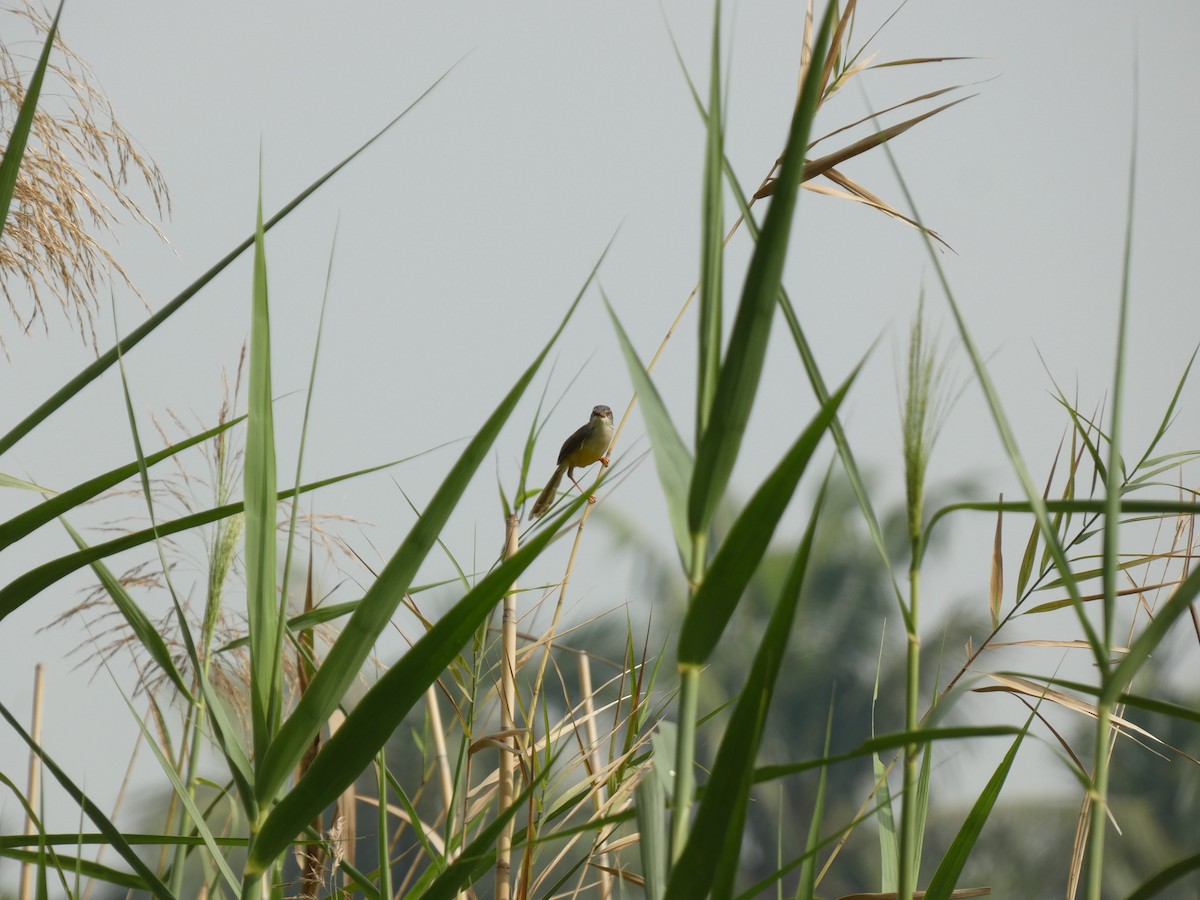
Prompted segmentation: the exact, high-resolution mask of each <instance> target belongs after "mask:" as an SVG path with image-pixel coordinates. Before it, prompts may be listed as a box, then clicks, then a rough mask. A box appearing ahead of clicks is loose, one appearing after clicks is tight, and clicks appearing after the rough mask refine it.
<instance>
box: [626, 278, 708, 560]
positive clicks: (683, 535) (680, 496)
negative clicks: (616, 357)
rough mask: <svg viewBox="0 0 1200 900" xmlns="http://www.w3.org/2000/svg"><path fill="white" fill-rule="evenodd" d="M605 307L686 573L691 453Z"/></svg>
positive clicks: (630, 347) (639, 362)
mask: <svg viewBox="0 0 1200 900" xmlns="http://www.w3.org/2000/svg"><path fill="white" fill-rule="evenodd" d="M605 306H607V307H608V314H609V316H610V318H612V321H613V327H614V328H615V329H616V332H617V339H618V341H619V342H620V344H621V351H622V352H623V353H624V354H625V367H626V368H627V369H628V370H629V379H630V381H632V382H633V388H634V390H635V391H637V395H638V399H639V400H640V401H641V404H642V416H643V418H644V419H645V420H646V430H647V431H648V432H650V447H651V449H652V450H653V451H654V466H655V468H656V469H657V470H658V481H659V484H661V485H662V489H663V496H664V497H665V498H666V501H667V515H668V517H669V518H670V520H671V530H672V531H673V532H674V534H675V546H676V547H677V548H678V550H679V556H680V558H681V559H682V560H683V564H684V571H685V572H688V571H691V566H690V560H691V554H692V541H691V535H690V534H689V533H688V524H687V501H688V486H689V485H690V484H691V482H692V469H693V465H694V463H693V460H692V454H691V453H690V452H689V451H688V448H687V445H685V444H684V442H683V438H682V437H681V436H680V434H679V430H678V429H677V428H676V427H675V423H674V422H672V421H671V414H670V413H669V412H667V405H666V404H665V403H664V402H663V399H662V397H661V396H660V395H659V393H658V389H657V388H656V387H655V386H654V382H653V381H651V380H650V375H649V373H648V372H647V371H646V369H645V367H644V366H643V365H642V363H641V360H639V359H638V356H637V351H635V350H634V349H633V344H632V343H631V342H630V340H629V336H628V335H627V334H626V333H625V329H624V328H623V327H622V326H621V322H620V320H619V319H618V318H617V314H616V313H615V312H614V311H613V308H612V307H611V306H609V305H608V301H607V300H606V301H605Z"/></svg>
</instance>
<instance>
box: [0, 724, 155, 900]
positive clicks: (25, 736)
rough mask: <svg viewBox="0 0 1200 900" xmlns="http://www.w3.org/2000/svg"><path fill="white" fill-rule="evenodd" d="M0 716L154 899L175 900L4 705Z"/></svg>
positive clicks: (72, 838) (126, 842) (111, 824)
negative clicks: (139, 879) (39, 760)
mask: <svg viewBox="0 0 1200 900" xmlns="http://www.w3.org/2000/svg"><path fill="white" fill-rule="evenodd" d="M0 716H3V717H4V719H5V720H6V721H7V722H8V724H9V726H11V727H12V729H13V731H15V732H17V734H19V735H20V736H21V740H23V741H24V742H25V743H26V744H27V745H28V746H29V749H30V750H32V751H33V752H34V753H36V754H37V756H38V758H39V759H41V761H42V763H43V765H45V766H46V768H47V769H49V770H50V774H52V775H53V776H54V778H55V780H57V781H58V783H59V784H60V785H61V786H62V788H63V790H64V791H66V793H67V795H68V796H70V798H71V799H72V800H74V801H75V802H76V803H78V804H79V807H80V809H82V810H83V812H84V813H85V814H86V815H87V817H88V818H89V819H91V820H92V823H93V824H94V825H95V826H96V828H98V829H99V830H100V833H101V834H102V835H103V836H104V838H105V840H106V842H107V843H108V845H109V846H111V847H112V848H113V850H115V851H116V852H117V853H118V854H119V855H120V856H121V858H122V859H124V860H125V862H127V863H129V866H130V868H132V869H133V871H134V872H136V873H137V874H138V875H139V876H140V877H141V879H142V880H143V881H144V882H145V889H146V890H148V891H150V893H152V894H153V895H154V896H155V897H159V898H161V900H174V898H173V897H172V896H171V892H170V891H169V890H168V889H167V886H166V885H165V884H163V883H162V882H161V881H160V880H159V878H158V876H157V875H155V874H154V872H152V871H151V870H150V867H149V866H147V865H146V864H145V863H144V862H142V859H141V857H140V856H138V855H137V853H135V852H134V850H133V848H132V847H131V846H130V845H129V843H128V841H126V840H125V836H124V835H122V834H121V832H120V831H118V830H117V826H115V825H114V824H113V823H112V822H111V821H109V819H108V817H107V816H106V815H104V813H103V812H102V811H101V809H100V807H98V806H97V805H96V804H95V803H93V802H92V801H91V800H90V799H89V798H88V795H87V794H85V793H84V792H83V791H81V790H80V789H79V788H78V787H77V786H76V785H75V782H73V781H72V780H71V779H70V778H69V777H68V776H67V773H66V772H64V771H63V770H62V769H61V768H59V766H58V764H57V763H56V762H55V761H54V760H53V759H51V757H50V754H48V753H47V752H46V751H45V750H43V749H42V748H41V746H39V745H38V743H37V741H35V740H34V739H33V738H32V737H31V736H30V734H29V732H27V731H26V730H25V729H24V728H23V727H22V726H21V723H20V722H18V721H17V720H16V718H14V717H13V715H12V713H10V712H9V711H8V707H7V706H5V705H4V703H3V702H0ZM77 839H78V836H77V835H72V836H71V841H72V843H74V842H75V841H77Z"/></svg>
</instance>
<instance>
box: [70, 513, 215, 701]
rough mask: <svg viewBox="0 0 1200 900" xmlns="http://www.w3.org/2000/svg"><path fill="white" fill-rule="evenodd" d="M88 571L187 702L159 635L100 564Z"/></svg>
mask: <svg viewBox="0 0 1200 900" xmlns="http://www.w3.org/2000/svg"><path fill="white" fill-rule="evenodd" d="M62 524H63V527H64V528H66V529H67V534H69V535H70V536H71V540H73V541H74V542H75V546H77V547H79V548H80V549H84V548H86V547H87V543H86V542H85V541H84V540H83V538H82V537H81V536H80V534H79V532H77V531H76V530H75V529H74V528H72V527H71V523H69V522H68V521H67V520H66V519H63V520H62ZM92 571H93V572H95V573H96V577H97V578H99V579H100V583H101V584H102V585H103V586H104V589H105V590H106V591H107V592H108V596H109V597H110V598H112V602H113V605H115V606H116V607H117V610H118V611H119V612H120V613H121V616H122V617H123V618H124V619H125V621H126V623H127V624H128V625H129V628H130V630H131V631H132V632H133V633H134V635H135V636H136V637H137V639H138V643H139V644H140V645H141V646H142V648H143V649H144V650H145V651H146V652H147V653H149V654H150V658H151V659H153V660H154V661H155V662H156V663H158V667H159V668H160V669H162V671H163V674H164V675H166V676H167V677H168V678H169V679H170V680H171V683H172V684H173V685H175V689H176V690H177V691H179V693H180V696H182V697H184V698H187V699H188V700H189V701H191V699H192V692H191V689H190V688H189V687H188V686H187V683H186V682H185V681H184V680H183V676H182V675H181V674H180V673H179V669H177V668H176V667H175V661H174V660H173V659H172V658H171V651H170V650H168V649H167V644H166V642H165V641H164V640H163V639H162V635H161V634H159V632H158V629H157V628H156V627H155V625H154V623H153V622H151V621H150V619H149V618H148V617H147V616H146V614H145V613H144V612H142V608H141V607H140V606H138V604H137V601H136V600H134V599H133V597H131V596H130V595H129V592H128V591H127V590H125V588H124V587H122V585H121V582H120V581H118V580H117V578H116V577H115V576H114V575H113V574H112V572H110V571H109V569H108V567H107V566H106V565H104V563H102V562H100V561H99V560H97V561H96V562H93V563H92Z"/></svg>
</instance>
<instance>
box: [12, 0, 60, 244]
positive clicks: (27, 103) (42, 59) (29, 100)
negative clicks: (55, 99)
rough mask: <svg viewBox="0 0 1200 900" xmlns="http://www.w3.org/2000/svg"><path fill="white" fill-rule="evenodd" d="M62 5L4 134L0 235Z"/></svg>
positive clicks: (31, 125)
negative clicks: (8, 127) (19, 103)
mask: <svg viewBox="0 0 1200 900" xmlns="http://www.w3.org/2000/svg"><path fill="white" fill-rule="evenodd" d="M62 8H63V4H62V2H60V3H59V4H58V10H57V11H56V12H55V13H54V20H53V21H52V22H51V23H50V29H49V30H48V31H47V32H46V40H45V41H44V42H43V43H42V54H41V56H39V57H38V61H37V65H36V66H35V67H34V70H33V76H32V77H31V78H30V79H29V87H28V88H27V89H26V90H25V98H24V99H23V100H22V101H21V109H20V110H19V111H18V112H17V120H16V121H15V122H14V123H13V128H12V132H11V133H10V134H9V136H8V144H7V146H5V148H4V158H3V159H0V237H3V235H4V223H5V222H6V221H7V220H8V209H9V207H10V206H11V205H12V196H13V191H15V190H16V187H17V175H18V173H19V172H20V171H21V159H22V158H23V157H24V156H25V146H26V145H27V144H28V143H29V132H30V131H31V130H32V129H33V117H34V114H35V113H36V112H37V104H38V97H40V96H41V93H42V82H43V81H44V80H45V78H46V66H47V65H49V63H50V51H51V49H53V47H54V38H55V37H57V35H58V18H59V16H61V15H62Z"/></svg>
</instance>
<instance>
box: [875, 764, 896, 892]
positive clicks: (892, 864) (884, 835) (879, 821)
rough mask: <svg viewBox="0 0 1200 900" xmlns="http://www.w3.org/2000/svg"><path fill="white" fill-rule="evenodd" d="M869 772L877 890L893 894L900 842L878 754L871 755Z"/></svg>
mask: <svg viewBox="0 0 1200 900" xmlns="http://www.w3.org/2000/svg"><path fill="white" fill-rule="evenodd" d="M871 771H872V772H873V773H874V776H875V796H876V797H877V798H878V803H876V805H875V824H876V826H878V830H879V878H880V881H879V888H880V890H881V891H883V892H884V893H889V892H891V893H895V892H896V890H897V887H898V885H899V884H900V840H899V838H898V837H897V834H896V815H895V812H894V811H893V809H892V790H891V788H890V787H889V786H888V780H887V768H886V767H885V766H884V764H883V760H882V759H880V758H879V754H878V753H872V754H871Z"/></svg>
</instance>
